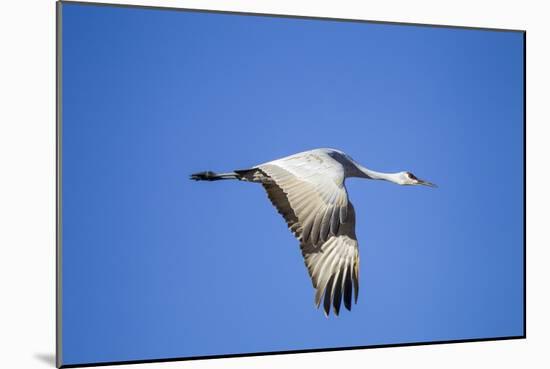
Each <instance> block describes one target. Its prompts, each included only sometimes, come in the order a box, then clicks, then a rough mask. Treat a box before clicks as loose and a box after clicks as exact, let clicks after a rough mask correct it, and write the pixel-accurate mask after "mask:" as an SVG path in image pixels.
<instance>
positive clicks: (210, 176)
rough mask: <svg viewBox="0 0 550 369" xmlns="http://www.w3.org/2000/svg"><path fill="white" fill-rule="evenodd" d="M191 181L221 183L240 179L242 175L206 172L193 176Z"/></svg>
mask: <svg viewBox="0 0 550 369" xmlns="http://www.w3.org/2000/svg"><path fill="white" fill-rule="evenodd" d="M191 179H192V180H195V181H220V180H222V179H240V175H239V174H237V173H235V172H229V173H215V172H211V171H206V172H199V173H194V174H191Z"/></svg>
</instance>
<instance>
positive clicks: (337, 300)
mask: <svg viewBox="0 0 550 369" xmlns="http://www.w3.org/2000/svg"><path fill="white" fill-rule="evenodd" d="M342 277H343V275H342V272H340V273H339V274H338V279H337V280H336V285H335V286H334V296H333V300H332V306H333V307H334V314H336V316H338V314H339V313H340V306H341V305H342Z"/></svg>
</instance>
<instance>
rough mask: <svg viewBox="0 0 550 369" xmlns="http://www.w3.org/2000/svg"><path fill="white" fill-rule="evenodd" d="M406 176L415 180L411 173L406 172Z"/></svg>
mask: <svg viewBox="0 0 550 369" xmlns="http://www.w3.org/2000/svg"><path fill="white" fill-rule="evenodd" d="M407 175H408V176H409V178H410V179H416V177H415V176H414V174H412V173H411V172H407Z"/></svg>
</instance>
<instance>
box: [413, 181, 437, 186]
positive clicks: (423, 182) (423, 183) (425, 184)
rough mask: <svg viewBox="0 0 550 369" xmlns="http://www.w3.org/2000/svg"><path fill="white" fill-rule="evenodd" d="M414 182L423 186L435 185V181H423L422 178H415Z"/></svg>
mask: <svg viewBox="0 0 550 369" xmlns="http://www.w3.org/2000/svg"><path fill="white" fill-rule="evenodd" d="M416 184H419V185H423V186H428V187H437V185H436V184H435V183H432V182H428V181H425V180H423V179H419V180H417V182H416Z"/></svg>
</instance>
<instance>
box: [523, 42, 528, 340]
mask: <svg viewBox="0 0 550 369" xmlns="http://www.w3.org/2000/svg"><path fill="white" fill-rule="evenodd" d="M523 336H524V338H527V31H524V32H523Z"/></svg>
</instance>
